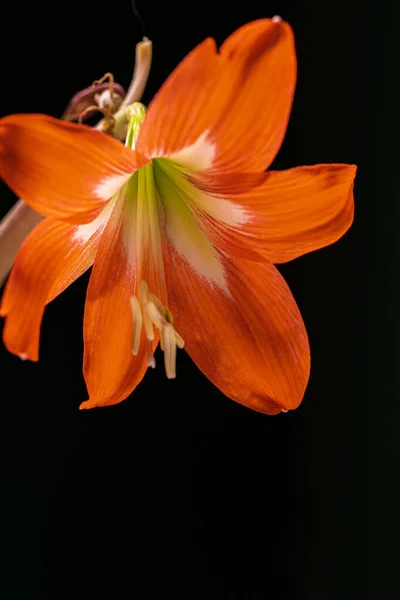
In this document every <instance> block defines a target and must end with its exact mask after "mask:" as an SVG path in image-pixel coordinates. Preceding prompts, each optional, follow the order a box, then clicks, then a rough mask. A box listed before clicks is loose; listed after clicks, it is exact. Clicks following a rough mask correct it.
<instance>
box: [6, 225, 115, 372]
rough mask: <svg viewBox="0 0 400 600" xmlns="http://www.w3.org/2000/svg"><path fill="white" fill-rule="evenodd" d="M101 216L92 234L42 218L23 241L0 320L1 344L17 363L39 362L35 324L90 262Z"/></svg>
mask: <svg viewBox="0 0 400 600" xmlns="http://www.w3.org/2000/svg"><path fill="white" fill-rule="evenodd" d="M106 218H107V217H106V215H104V219H103V220H102V221H98V222H97V227H96V228H95V227H92V229H91V231H88V230H86V231H84V232H82V231H81V228H82V227H83V228H85V227H87V226H86V225H83V226H77V225H71V224H69V223H63V222H62V221H57V220H53V219H50V218H48V219H45V220H44V221H42V222H41V223H39V225H37V226H36V227H35V229H34V230H33V231H32V232H31V233H30V235H29V236H28V237H27V238H26V240H25V241H24V243H23V245H22V247H21V249H20V251H19V253H18V255H17V258H16V260H15V263H14V266H13V269H12V271H11V275H10V277H9V279H8V282H7V284H6V288H5V291H4V294H3V298H2V303H1V311H0V314H1V316H3V317H4V316H5V317H6V323H5V326H4V330H3V340H4V343H5V345H6V347H7V349H8V350H9V351H10V352H12V353H13V354H17V355H18V356H20V357H21V358H24V359H30V360H33V361H37V360H38V358H39V337H40V325H41V322H42V318H43V312H44V308H45V305H46V304H47V303H48V302H49V301H50V300H52V299H53V298H55V297H56V296H57V295H58V294H60V293H61V292H62V291H63V290H64V289H65V288H67V287H68V286H69V285H70V284H71V283H73V281H75V279H77V278H78V277H79V276H80V275H82V274H83V273H84V272H85V271H86V270H87V269H88V268H89V267H90V266H91V265H92V264H93V261H94V257H95V254H96V249H97V245H98V242H99V239H100V236H101V232H102V230H103V228H104V224H105V222H106Z"/></svg>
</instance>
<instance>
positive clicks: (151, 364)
mask: <svg viewBox="0 0 400 600" xmlns="http://www.w3.org/2000/svg"><path fill="white" fill-rule="evenodd" d="M147 366H148V367H151V368H152V369H155V368H156V359H155V358H154V354H153V350H152V347H151V342H150V340H148V341H147Z"/></svg>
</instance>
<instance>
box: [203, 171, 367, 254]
mask: <svg viewBox="0 0 400 600" xmlns="http://www.w3.org/2000/svg"><path fill="white" fill-rule="evenodd" d="M356 170H357V167H356V166H355V165H341V164H331V165H315V166H312V167H298V168H295V169H289V170H287V171H268V172H267V173H265V176H264V183H262V184H261V185H259V186H257V187H253V188H252V189H251V190H250V191H247V192H243V191H239V192H238V193H234V187H233V186H232V185H231V186H230V189H229V190H227V191H225V190H224V189H223V188H222V187H221V186H220V185H218V182H211V181H210V182H209V183H208V184H207V183H206V182H205V181H204V180H203V181H202V182H199V181H198V180H197V181H196V182H195V183H196V185H201V186H202V192H203V194H202V205H201V210H202V216H203V218H202V219H201V221H202V223H203V227H204V230H205V232H206V234H207V236H208V237H209V238H210V240H211V241H212V242H213V244H214V245H216V246H217V247H218V248H219V249H220V250H223V251H224V252H226V253H227V254H229V255H232V256H237V257H242V258H246V259H248V260H268V261H270V262H273V263H282V262H287V261H289V260H293V259H294V258H296V257H298V256H301V255H303V254H306V253H307V252H312V251H313V250H317V249H319V248H323V247H325V246H328V245H329V244H332V243H334V242H336V241H337V240H338V239H339V238H340V237H342V235H344V233H346V231H347V230H348V229H349V227H350V225H351V224H352V222H353V214H354V197H353V185H354V178H355V175H356ZM237 189H239V188H237ZM207 193H208V195H207ZM197 194H198V196H199V197H200V195H199V194H200V192H198V193H197ZM205 198H207V201H205ZM193 201H194V203H195V204H196V202H197V200H196V196H194V197H193ZM219 203H224V205H225V206H227V207H228V206H229V207H230V211H229V213H228V212H226V213H225V214H226V215H227V217H226V218H225V219H224V216H225V215H224V213H222V212H221V211H220V210H219V211H217V208H218V204H219ZM197 204H199V203H198V202H197ZM235 211H236V214H241V215H242V219H241V220H238V222H237V223H235V222H234V221H233V220H232V218H231V217H230V220H228V217H229V216H230V215H232V214H235ZM216 215H217V217H218V218H215V216H216Z"/></svg>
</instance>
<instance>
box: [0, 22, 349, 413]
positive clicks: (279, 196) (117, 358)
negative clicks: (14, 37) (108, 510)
mask: <svg viewBox="0 0 400 600" xmlns="http://www.w3.org/2000/svg"><path fill="white" fill-rule="evenodd" d="M295 80H296V56H295V48H294V40H293V33H292V30H291V28H290V26H289V25H288V24H287V23H285V22H283V21H281V20H280V19H272V20H270V19H263V20H259V21H255V22H252V23H249V24H247V25H245V26H244V27H241V28H240V29H239V30H237V31H236V32H235V33H233V34H232V35H231V36H230V37H229V38H228V39H227V40H226V41H225V43H224V44H223V45H222V47H221V48H220V50H219V52H218V51H217V50H216V47H215V43H214V41H213V40H211V39H207V40H205V41H204V42H203V43H202V44H200V45H199V46H198V47H197V48H195V49H194V50H193V51H192V52H191V53H190V54H189V55H188V56H187V57H186V58H185V59H184V60H183V61H182V63H181V64H180V65H179V66H178V67H177V69H176V70H175V71H174V72H173V73H172V75H171V76H170V77H169V79H168V80H167V81H166V83H165V84H164V85H163V87H162V88H161V90H160V91H159V93H158V94H157V95H156V97H155V98H154V100H153V101H152V102H151V103H150V106H149V109H148V112H147V113H146V114H145V108H144V107H143V106H142V105H141V104H138V103H135V104H134V105H131V106H130V107H129V108H128V109H127V119H129V127H128V134H127V139H126V143H125V145H124V144H122V143H121V142H119V141H117V140H116V139H114V138H112V137H110V136H107V135H105V134H104V133H101V132H98V131H94V130H93V129H91V128H89V127H87V126H85V125H76V124H71V123H65V122H62V121H59V120H57V119H54V118H51V117H48V116H43V115H13V116H8V117H5V118H3V119H1V120H0V174H1V176H2V177H3V179H4V180H5V181H6V182H7V183H8V184H9V186H10V187H11V188H12V189H13V190H14V191H15V192H16V193H17V194H18V195H19V196H21V197H22V198H24V200H25V201H26V202H27V203H28V204H29V205H30V206H31V207H32V208H33V209H35V210H37V211H38V212H40V213H42V214H43V215H45V216H46V217H47V218H46V219H45V220H44V221H42V222H41V223H40V224H39V225H38V226H37V227H36V228H35V229H34V230H33V232H32V233H31V234H30V236H29V237H28V238H27V239H26V241H25V243H24V244H23V246H22V248H21V250H20V252H19V254H18V257H17V259H16V262H15V265H14V268H13V271H12V273H11V276H10V278H9V281H8V284H7V287H6V290H5V293H4V297H3V301H2V307H1V312H2V315H3V316H6V317H7V320H6V324H5V327H4V342H5V345H6V346H7V348H8V349H9V350H10V351H11V352H13V353H15V354H17V355H19V356H20V357H21V358H28V359H30V360H33V361H36V360H38V350H39V330H40V324H41V320H42V315H43V311H44V307H45V305H46V304H47V303H48V302H50V301H51V300H52V299H53V298H55V297H56V296H57V295H58V294H60V293H61V292H62V291H63V290H64V289H65V288H66V287H67V286H69V285H70V284H71V283H72V282H73V281H74V280H75V279H76V278H77V277H79V276H80V275H81V274H82V273H83V272H84V271H86V270H87V269H88V268H89V267H90V266H91V265H92V264H94V266H93V270H92V273H91V277H90V283H89V287H88V291H87V298H86V307H85V319H84V338H85V357H84V374H85V379H86V383H87V387H88V391H89V400H88V401H86V402H84V403H83V404H82V405H81V406H82V407H83V408H89V407H94V406H104V405H109V404H115V403H117V402H120V401H122V400H123V399H124V398H126V397H127V396H128V395H129V394H130V393H131V392H132V390H133V389H134V388H135V386H136V385H137V384H138V383H139V381H140V380H141V379H142V377H143V375H144V373H145V371H146V369H147V367H148V366H149V365H150V366H154V357H153V353H154V350H155V348H156V346H157V344H158V341H160V344H161V347H162V349H163V350H164V355H165V368H166V374H167V377H169V378H173V377H175V358H176V348H177V347H182V346H183V345H185V348H186V350H187V352H188V353H189V355H190V356H191V357H192V359H193V360H194V362H195V363H196V364H197V365H198V367H199V368H200V369H201V371H203V373H204V374H205V375H206V376H207V377H208V378H209V379H210V380H211V381H212V382H213V383H214V384H215V385H216V386H217V387H218V388H219V389H220V390H221V391H222V392H223V393H224V394H226V395H227V396H228V397H230V398H232V399H233V400H236V401H237V402H240V403H242V404H244V405H246V406H248V407H250V408H252V409H255V410H257V411H261V412H264V413H269V414H275V413H278V412H280V411H281V410H288V409H293V408H295V407H297V406H298V405H299V403H300V402H301V399H302V397H303V394H304V390H305V387H306V384H307V381H308V377H309V363H310V356H309V345H308V340H307V334H306V330H305V327H304V324H303V321H302V318H301V315H300V312H299V310H298V308H297V306H296V303H295V301H294V299H293V297H292V294H291V292H290V290H289V288H288V286H287V284H286V283H285V281H284V280H283V278H282V277H281V275H280V274H279V272H278V270H277V269H276V267H275V266H274V265H273V263H281V262H285V261H288V260H291V259H293V258H296V257H297V256H300V255H302V254H304V253H306V252H310V251H311V250H315V249H317V248H321V247H323V246H326V245H327V244H331V243H332V242H334V241H336V240H337V239H338V238H340V236H342V235H343V234H344V232H345V231H346V230H347V229H348V227H349V226H350V224H351V222H352V219H353V180H354V176H355V172H356V168H355V167H354V166H349V165H340V164H336V165H332V164H331V165H317V166H313V167H300V168H295V169H290V170H288V171H283V172H275V171H269V172H265V169H266V168H267V167H268V166H269V165H270V164H271V162H272V160H273V159H274V157H275V155H276V153H277V152H278V150H279V147H280V145H281V143H282V139H283V137H284V135H285V130H286V126H287V122H288V119H289V114H290V110H291V105H292V99H293V93H294V88H295ZM132 346H133V347H132Z"/></svg>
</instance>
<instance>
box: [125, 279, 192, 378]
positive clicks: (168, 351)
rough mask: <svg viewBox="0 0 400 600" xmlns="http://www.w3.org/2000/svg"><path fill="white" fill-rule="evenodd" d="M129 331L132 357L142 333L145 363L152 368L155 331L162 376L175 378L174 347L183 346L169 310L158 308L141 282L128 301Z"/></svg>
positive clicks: (157, 303)
mask: <svg viewBox="0 0 400 600" xmlns="http://www.w3.org/2000/svg"><path fill="white" fill-rule="evenodd" d="M131 308H132V320H133V332H132V354H133V355H134V356H137V354H138V352H139V348H140V344H141V340H142V330H144V334H145V337H146V340H147V364H148V366H149V367H152V368H154V367H155V366H156V361H155V358H154V355H153V352H152V342H153V340H154V338H155V335H156V333H155V330H158V335H159V336H160V347H161V350H162V351H163V352H164V365H165V374H166V376H167V378H168V379H175V377H176V348H177V347H178V348H183V347H184V345H185V343H184V341H183V339H182V337H181V336H180V335H179V333H178V332H177V331H176V330H175V328H174V325H173V317H172V314H171V311H170V310H169V309H168V308H167V307H165V306H163V305H162V303H161V302H160V300H159V299H158V298H157V296H156V295H155V294H153V293H152V292H150V291H149V288H148V285H147V283H146V282H145V281H141V282H140V283H139V285H138V294H137V295H136V296H132V298H131Z"/></svg>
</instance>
